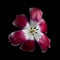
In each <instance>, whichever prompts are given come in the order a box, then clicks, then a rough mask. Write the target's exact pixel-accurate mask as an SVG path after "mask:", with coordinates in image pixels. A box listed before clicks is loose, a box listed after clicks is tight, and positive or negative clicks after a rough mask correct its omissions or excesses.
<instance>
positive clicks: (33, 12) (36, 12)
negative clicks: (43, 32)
mask: <svg viewBox="0 0 60 60" xmlns="http://www.w3.org/2000/svg"><path fill="white" fill-rule="evenodd" d="M29 10H30V18H31V20H35V21H37V22H38V21H40V19H41V18H42V15H43V13H42V11H41V10H40V9H38V8H30V9H29Z"/></svg>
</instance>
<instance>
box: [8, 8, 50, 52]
mask: <svg viewBox="0 0 60 60" xmlns="http://www.w3.org/2000/svg"><path fill="white" fill-rule="evenodd" d="M29 12H30V23H28V20H27V18H26V16H25V15H24V14H21V15H17V16H16V19H15V20H14V21H13V25H14V26H16V27H19V28H20V27H21V28H23V30H18V31H15V32H12V33H11V34H9V36H8V38H9V42H10V43H11V44H12V45H13V46H18V45H21V46H20V49H22V50H23V51H28V52H32V51H33V50H34V49H35V40H36V42H37V43H38V45H39V46H40V48H41V51H42V52H46V51H47V50H48V48H49V47H50V39H49V38H48V37H47V36H46V35H45V33H46V32H47V24H46V22H45V20H44V19H43V18H42V15H43V12H42V11H41V10H40V9H38V8H30V9H29Z"/></svg>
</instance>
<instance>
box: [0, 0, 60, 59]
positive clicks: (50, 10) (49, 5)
mask: <svg viewBox="0 0 60 60" xmlns="http://www.w3.org/2000/svg"><path fill="white" fill-rule="evenodd" d="M58 4H59V3H58V2H57V1H51V0H50V1H47V0H32V1H31V0H30V1H29V0H28V1H26V0H25V1H23V0H22V1H4V2H3V1H2V3H1V5H0V6H1V7H0V10H1V11H0V12H1V13H0V15H1V16H0V17H1V19H0V21H1V22H0V24H1V25H0V26H1V28H0V30H1V31H0V32H1V33H0V37H1V39H0V55H1V56H0V57H3V58H7V59H9V58H18V59H19V60H20V59H37V60H38V59H42V60H43V59H46V60H49V59H50V60H51V59H54V58H59V54H60V41H59V40H60V37H59V33H60V32H59V16H58V14H59V5H58ZM30 7H37V8H40V9H41V10H42V11H43V18H44V19H45V21H46V22H47V25H48V33H47V36H48V37H49V38H50V39H51V48H50V49H49V50H48V51H47V52H46V53H45V54H43V53H41V50H40V49H39V46H38V44H37V43H36V49H35V51H34V52H32V53H29V52H23V51H21V50H19V49H18V47H14V46H11V45H10V43H9V42H8V35H9V34H10V33H11V32H12V31H16V30H19V29H18V28H17V27H14V26H13V25H12V21H13V20H14V19H15V16H16V15H18V14H25V15H26V16H27V17H28V19H29V8H30Z"/></svg>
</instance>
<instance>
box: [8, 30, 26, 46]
mask: <svg viewBox="0 0 60 60" xmlns="http://www.w3.org/2000/svg"><path fill="white" fill-rule="evenodd" d="M8 38H9V42H10V43H11V44H12V45H14V46H17V45H19V44H21V43H22V42H24V41H25V40H26V36H25V34H24V32H23V31H22V30H19V31H15V32H12V33H11V34H10V35H9V36H8Z"/></svg>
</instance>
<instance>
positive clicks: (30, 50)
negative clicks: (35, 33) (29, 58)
mask: <svg viewBox="0 0 60 60" xmlns="http://www.w3.org/2000/svg"><path fill="white" fill-rule="evenodd" d="M19 49H20V50H22V51H25V52H33V51H34V49H35V48H34V49H32V50H24V49H23V48H22V46H20V48H19Z"/></svg>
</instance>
